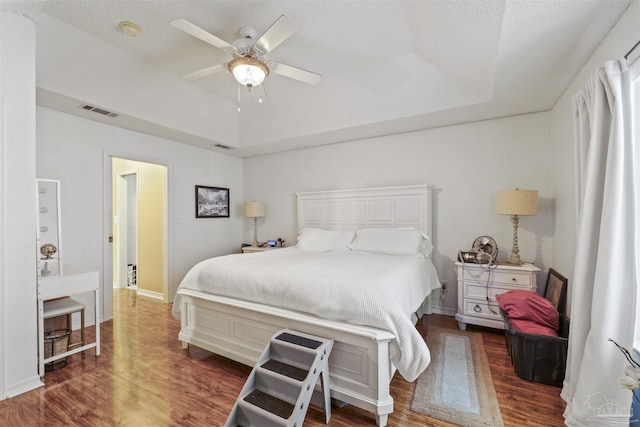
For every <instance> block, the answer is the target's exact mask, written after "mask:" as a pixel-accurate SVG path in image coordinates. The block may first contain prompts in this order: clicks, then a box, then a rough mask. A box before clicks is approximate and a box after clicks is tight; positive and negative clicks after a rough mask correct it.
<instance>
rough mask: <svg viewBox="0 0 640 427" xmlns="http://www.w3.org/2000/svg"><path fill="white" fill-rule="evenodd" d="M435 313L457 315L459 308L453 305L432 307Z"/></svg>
mask: <svg viewBox="0 0 640 427" xmlns="http://www.w3.org/2000/svg"><path fill="white" fill-rule="evenodd" d="M431 310H432V312H433V314H444V315H445V316H455V315H456V313H457V312H458V310H457V309H455V308H451V307H431Z"/></svg>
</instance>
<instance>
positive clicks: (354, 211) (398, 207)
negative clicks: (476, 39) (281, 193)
mask: <svg viewBox="0 0 640 427" xmlns="http://www.w3.org/2000/svg"><path fill="white" fill-rule="evenodd" d="M432 188H433V186H431V185H426V184H422V185H406V186H400V187H379V188H362V189H354V190H330V191H312V192H306V193H296V196H297V197H298V230H302V229H303V228H305V227H315V228H321V229H324V230H358V229H360V228H373V227H391V228H400V227H403V228H414V229H416V230H420V231H422V232H423V233H424V234H426V235H427V236H429V238H430V239H431V241H433V239H432V236H431V210H432V205H431V190H432Z"/></svg>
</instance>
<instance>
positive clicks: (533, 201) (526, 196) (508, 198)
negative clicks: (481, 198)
mask: <svg viewBox="0 0 640 427" xmlns="http://www.w3.org/2000/svg"><path fill="white" fill-rule="evenodd" d="M496 213H497V214H498V215H536V214H537V213H538V191H537V190H518V189H515V190H504V191H498V197H497V203H496Z"/></svg>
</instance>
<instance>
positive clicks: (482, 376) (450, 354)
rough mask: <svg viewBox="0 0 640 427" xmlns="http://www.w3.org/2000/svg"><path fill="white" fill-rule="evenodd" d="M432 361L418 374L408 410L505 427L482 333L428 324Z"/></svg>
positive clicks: (467, 423)
mask: <svg viewBox="0 0 640 427" xmlns="http://www.w3.org/2000/svg"><path fill="white" fill-rule="evenodd" d="M427 346H429V350H430V351H431V364H430V365H429V367H428V368H427V369H426V370H425V371H424V372H423V373H422V374H421V375H420V377H418V379H417V382H416V388H415V391H414V393H413V401H412V402H411V410H412V411H415V412H419V413H421V414H425V415H428V416H430V417H432V418H436V419H438V420H442V421H447V422H450V423H453V424H458V425H462V426H469V427H476V426H477V427H484V426H491V427H496V426H504V424H503V422H502V415H501V414H500V406H499V405H498V399H497V398H496V391H495V388H494V387H493V379H492V378H491V370H490V368H489V362H488V361H487V355H486V353H485V351H484V345H483V344H482V335H480V334H478V333H474V332H464V331H457V330H454V329H444V328H438V327H434V326H430V327H429V330H428V331H427Z"/></svg>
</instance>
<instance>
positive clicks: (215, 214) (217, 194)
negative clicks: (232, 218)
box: [196, 185, 229, 218]
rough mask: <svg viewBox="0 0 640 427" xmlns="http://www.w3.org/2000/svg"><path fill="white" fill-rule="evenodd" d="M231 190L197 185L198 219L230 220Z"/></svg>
mask: <svg viewBox="0 0 640 427" xmlns="http://www.w3.org/2000/svg"><path fill="white" fill-rule="evenodd" d="M228 217H229V189H228V188H220V187H206V186H204V185H196V218H228Z"/></svg>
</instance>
